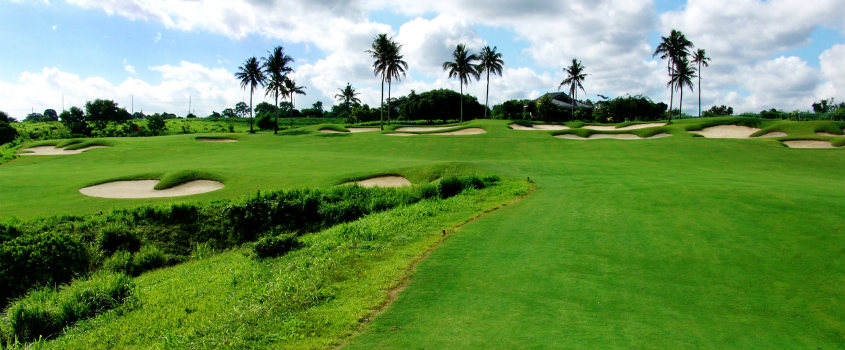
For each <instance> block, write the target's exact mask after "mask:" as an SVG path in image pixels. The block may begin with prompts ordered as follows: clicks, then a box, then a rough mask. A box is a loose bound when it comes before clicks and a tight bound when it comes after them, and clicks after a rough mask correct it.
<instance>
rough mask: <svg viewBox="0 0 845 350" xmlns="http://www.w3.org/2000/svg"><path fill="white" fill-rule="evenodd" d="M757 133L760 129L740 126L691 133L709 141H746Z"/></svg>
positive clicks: (713, 128)
mask: <svg viewBox="0 0 845 350" xmlns="http://www.w3.org/2000/svg"><path fill="white" fill-rule="evenodd" d="M758 131H760V129H757V128H751V127H747V126H741V125H717V126H711V127H709V128H704V129H701V130H699V131H693V132H694V133H696V134H699V135H701V136H704V137H707V138H711V139H747V138H750V137H751V134H753V133H755V132H758Z"/></svg>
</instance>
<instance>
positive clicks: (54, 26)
mask: <svg viewBox="0 0 845 350" xmlns="http://www.w3.org/2000/svg"><path fill="white" fill-rule="evenodd" d="M57 28H59V26H57V25H55V24H54V25H53V26H52V27H50V29H53V31H55V30H56V29H57Z"/></svg>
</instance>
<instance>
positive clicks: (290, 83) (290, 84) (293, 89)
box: [285, 78, 305, 128]
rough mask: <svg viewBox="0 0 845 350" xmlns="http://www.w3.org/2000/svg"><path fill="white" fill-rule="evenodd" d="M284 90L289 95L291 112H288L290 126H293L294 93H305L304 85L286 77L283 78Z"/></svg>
mask: <svg viewBox="0 0 845 350" xmlns="http://www.w3.org/2000/svg"><path fill="white" fill-rule="evenodd" d="M285 91H287V93H288V96H290V106H291V110H290V111H291V113H290V127H291V128H292V127H293V111H294V109H295V108H294V106H295V105H294V102H293V98H294V95H296V94H299V95H305V87H304V86H299V85H296V82H295V81H294V80H293V79H290V78H286V79H285Z"/></svg>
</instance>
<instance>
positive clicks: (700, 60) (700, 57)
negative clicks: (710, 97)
mask: <svg viewBox="0 0 845 350" xmlns="http://www.w3.org/2000/svg"><path fill="white" fill-rule="evenodd" d="M692 62H693V63H697V64H698V117H699V118H701V66H702V65H703V66H705V67H709V66H710V57H707V52H706V51H704V49H698V50H696V51H695V53H693V55H692Z"/></svg>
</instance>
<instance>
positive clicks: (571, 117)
mask: <svg viewBox="0 0 845 350" xmlns="http://www.w3.org/2000/svg"><path fill="white" fill-rule="evenodd" d="M573 87H574V85H573ZM577 93H578V92H577V91H575V89H569V94H570V95H571V96H569V98H571V99H572V108H570V111H569V120H575V101H576V99H575V94H577Z"/></svg>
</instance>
